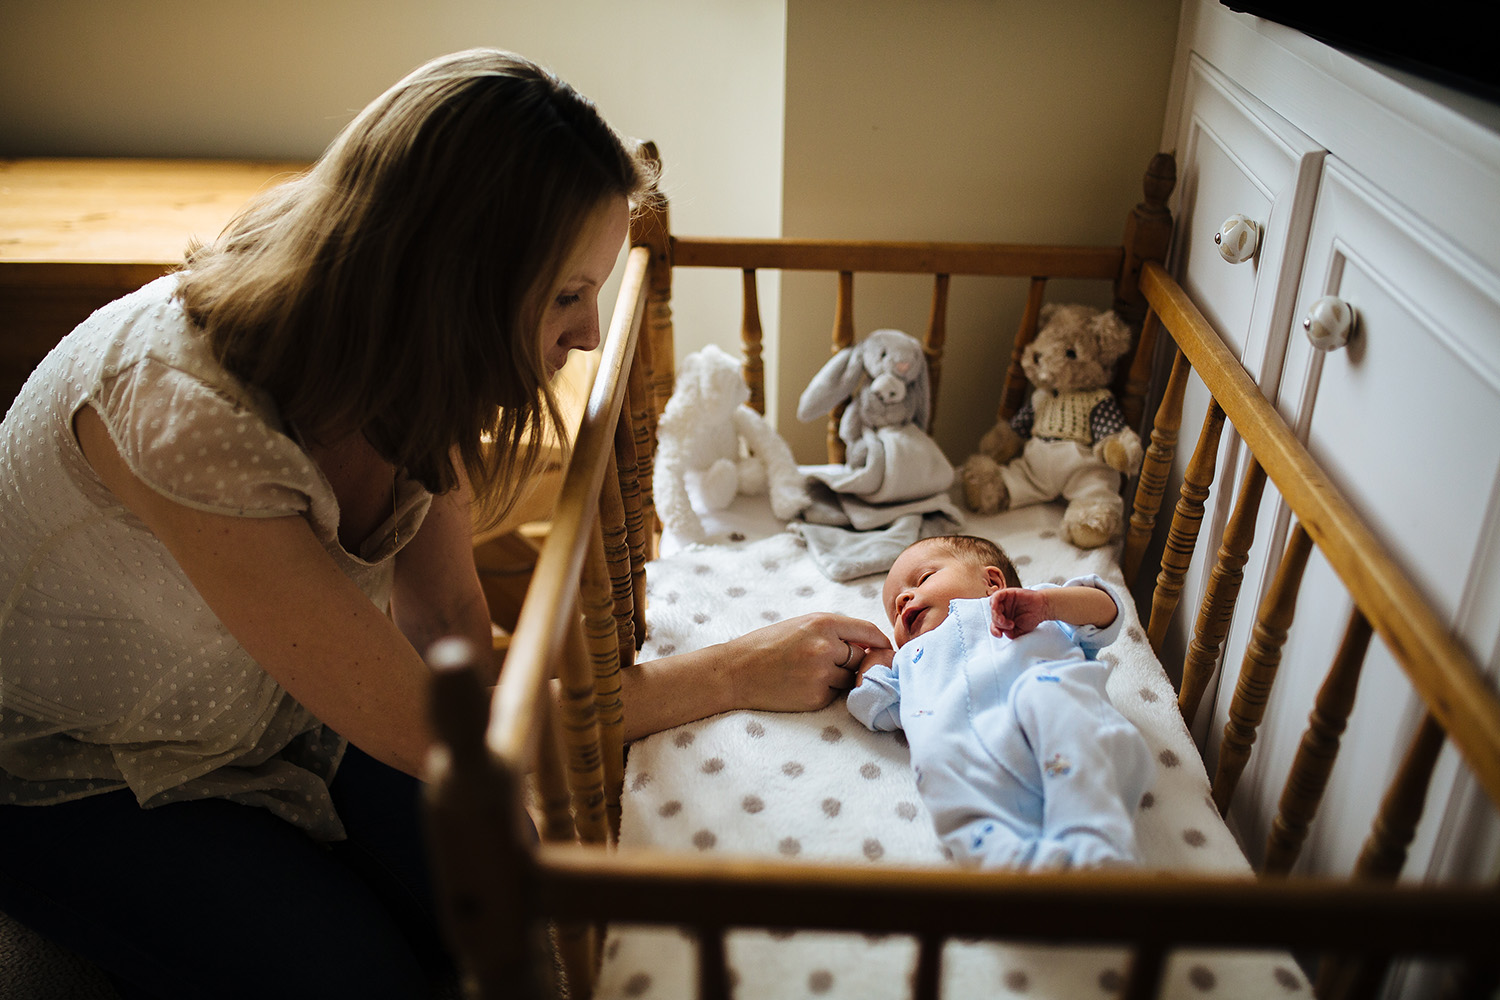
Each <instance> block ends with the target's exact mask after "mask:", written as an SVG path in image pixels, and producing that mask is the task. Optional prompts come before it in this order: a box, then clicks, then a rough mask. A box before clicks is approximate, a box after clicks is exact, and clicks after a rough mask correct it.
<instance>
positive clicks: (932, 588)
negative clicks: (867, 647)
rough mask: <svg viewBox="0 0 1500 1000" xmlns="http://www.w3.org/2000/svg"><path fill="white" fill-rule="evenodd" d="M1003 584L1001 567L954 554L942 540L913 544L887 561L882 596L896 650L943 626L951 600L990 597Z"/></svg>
mask: <svg viewBox="0 0 1500 1000" xmlns="http://www.w3.org/2000/svg"><path fill="white" fill-rule="evenodd" d="M1003 586H1004V576H1003V575H1002V574H1001V572H1000V570H998V569H996V568H995V567H993V566H982V565H980V564H979V563H978V562H977V561H976V560H974V559H966V558H964V557H963V556H959V555H955V554H954V553H953V552H951V551H949V550H948V548H947V547H946V546H944V545H942V544H941V543H938V542H935V541H929V542H918V543H917V544H916V545H913V546H911V547H910V548H908V549H907V550H906V551H905V552H903V553H901V555H900V556H898V557H897V558H896V561H895V562H894V563H893V564H892V565H891V571H890V573H889V574H887V576H886V578H885V590H884V592H883V593H882V594H881V601H882V603H883V604H884V605H885V614H886V617H887V618H889V619H890V622H891V625H892V627H893V628H894V629H895V630H896V648H898V649H899V648H901V647H902V646H904V645H906V643H907V642H909V641H910V640H912V639H915V638H916V637H917V636H919V635H922V634H923V633H924V632H930V631H932V630H933V629H935V628H937V627H938V625H940V624H942V622H943V619H945V618H947V617H948V602H949V601H953V600H960V599H964V598H972V597H988V596H989V595H990V594H993V593H994V592H995V591H997V590H999V589H1000V588H1001V587H1003Z"/></svg>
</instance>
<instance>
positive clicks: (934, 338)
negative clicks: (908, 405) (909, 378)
mask: <svg viewBox="0 0 1500 1000" xmlns="http://www.w3.org/2000/svg"><path fill="white" fill-rule="evenodd" d="M948 280H949V276H948V275H946V274H938V275H934V276H933V282H932V311H931V313H929V314H928V317H927V335H926V336H925V337H924V338H923V339H922V353H923V354H924V355H926V356H927V398H928V400H929V402H930V413H929V415H928V420H927V426H928V427H933V426H935V425H936V424H937V410H938V387H939V384H940V383H941V382H942V378H943V346H944V345H945V344H946V343H947V341H948Z"/></svg>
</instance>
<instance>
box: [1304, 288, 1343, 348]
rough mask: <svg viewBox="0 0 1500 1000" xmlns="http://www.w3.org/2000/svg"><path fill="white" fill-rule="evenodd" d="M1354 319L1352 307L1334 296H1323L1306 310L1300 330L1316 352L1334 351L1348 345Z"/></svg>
mask: <svg viewBox="0 0 1500 1000" xmlns="http://www.w3.org/2000/svg"><path fill="white" fill-rule="evenodd" d="M1354 319H1355V316H1354V307H1353V306H1351V305H1350V304H1349V303H1347V302H1345V301H1344V300H1343V299H1341V298H1339V297H1338V296H1336V295H1325V296H1323V297H1322V298H1321V299H1318V300H1317V301H1316V302H1314V303H1313V304H1312V305H1311V306H1310V307H1309V308H1308V310H1307V315H1306V316H1305V317H1303V319H1302V329H1303V331H1304V332H1306V334H1307V339H1308V340H1310V341H1312V345H1313V346H1314V347H1316V348H1317V349H1318V350H1320V351H1336V350H1338V349H1339V348H1340V347H1343V346H1344V345H1345V344H1347V343H1349V334H1350V333H1352V332H1353V331H1354Z"/></svg>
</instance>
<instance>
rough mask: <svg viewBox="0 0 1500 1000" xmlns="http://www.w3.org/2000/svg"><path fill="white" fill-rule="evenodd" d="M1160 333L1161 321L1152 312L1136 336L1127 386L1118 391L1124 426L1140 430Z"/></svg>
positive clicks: (1125, 379)
mask: <svg viewBox="0 0 1500 1000" xmlns="http://www.w3.org/2000/svg"><path fill="white" fill-rule="evenodd" d="M1160 333H1161V318H1160V317H1159V316H1157V315H1156V313H1155V312H1153V311H1151V310H1150V309H1147V310H1146V318H1145V320H1144V321H1143V322H1142V323H1141V332H1140V333H1139V334H1138V335H1137V336H1136V340H1135V350H1134V352H1132V353H1131V355H1130V365H1129V367H1128V368H1127V369H1126V370H1125V375H1124V384H1123V386H1122V387H1121V388H1120V389H1118V390H1116V393H1117V395H1119V397H1120V409H1122V410H1124V411H1125V426H1126V427H1134V428H1139V427H1140V425H1141V417H1142V416H1143V414H1144V411H1145V408H1146V394H1147V393H1148V392H1150V391H1151V376H1152V374H1153V371H1154V369H1155V362H1156V341H1157V337H1158V336H1159V335H1160Z"/></svg>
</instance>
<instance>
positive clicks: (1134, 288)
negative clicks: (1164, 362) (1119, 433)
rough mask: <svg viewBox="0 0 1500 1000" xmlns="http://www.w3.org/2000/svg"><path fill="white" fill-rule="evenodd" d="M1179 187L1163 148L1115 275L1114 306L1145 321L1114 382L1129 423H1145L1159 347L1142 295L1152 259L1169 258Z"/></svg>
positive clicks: (1128, 226)
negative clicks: (1172, 201) (1145, 271)
mask: <svg viewBox="0 0 1500 1000" xmlns="http://www.w3.org/2000/svg"><path fill="white" fill-rule="evenodd" d="M1176 186H1177V161H1176V159H1174V158H1173V156H1172V154H1171V153H1157V154H1156V155H1155V156H1153V157H1152V158H1151V162H1150V163H1149V164H1147V165H1146V173H1145V176H1144V177H1142V178H1141V191H1142V195H1143V200H1142V201H1141V202H1139V203H1137V204H1136V206H1135V208H1133V209H1132V210H1131V212H1130V215H1129V216H1127V217H1126V219H1125V238H1124V247H1125V256H1124V259H1123V260H1122V261H1121V262H1120V274H1119V276H1118V277H1117V278H1116V279H1115V298H1114V310H1115V312H1117V313H1119V314H1120V317H1121V318H1122V319H1123V320H1125V322H1127V323H1129V324H1130V325H1131V326H1137V325H1139V327H1140V331H1141V333H1140V336H1139V337H1138V338H1137V340H1136V344H1135V350H1134V352H1133V353H1132V354H1131V355H1130V363H1129V364H1128V365H1125V366H1124V367H1123V368H1122V369H1121V370H1119V371H1118V372H1116V375H1115V381H1114V386H1113V388H1114V390H1115V395H1116V396H1118V397H1119V399H1120V407H1121V409H1123V410H1124V411H1125V426H1127V427H1139V426H1140V422H1141V415H1142V412H1143V411H1144V409H1145V400H1146V392H1147V391H1148V389H1149V387H1150V382H1151V368H1152V362H1153V361H1154V357H1153V355H1154V354H1155V352H1156V337H1155V332H1156V331H1155V324H1154V323H1153V322H1151V316H1150V310H1149V309H1148V308H1147V305H1146V297H1145V296H1144V295H1142V294H1141V270H1142V268H1144V267H1145V265H1146V262H1147V261H1155V262H1157V263H1161V262H1162V261H1165V260H1166V259H1167V248H1168V247H1169V246H1170V245H1171V242H1172V212H1171V210H1170V209H1168V208H1167V199H1169V198H1171V197H1172V190H1173V189H1174V188H1175V187H1176ZM1143 320H1144V322H1143Z"/></svg>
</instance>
